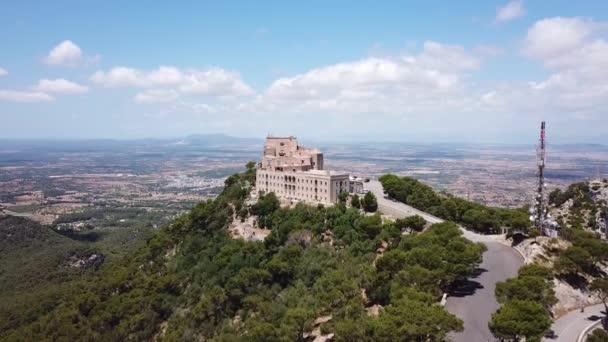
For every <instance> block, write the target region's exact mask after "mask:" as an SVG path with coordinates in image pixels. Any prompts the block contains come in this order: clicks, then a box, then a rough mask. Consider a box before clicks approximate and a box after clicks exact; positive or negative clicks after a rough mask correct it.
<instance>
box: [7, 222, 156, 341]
mask: <svg viewBox="0 0 608 342" xmlns="http://www.w3.org/2000/svg"><path fill="white" fill-rule="evenodd" d="M134 233H135V232H134V231H133V230H129V229H126V230H125V231H122V232H117V233H116V234H113V233H112V234H109V233H108V232H107V231H103V230H100V231H95V232H86V233H79V234H76V233H73V234H70V235H69V236H65V235H62V234H59V233H58V232H56V231H54V230H53V229H51V228H50V227H48V226H42V225H40V224H38V223H36V222H34V221H31V220H29V219H27V218H23V217H13V216H4V217H0V270H1V271H0V288H2V291H1V292H0V301H1V302H2V303H3V305H2V306H0V317H1V318H2V319H0V332H1V331H5V330H7V329H10V328H11V327H14V326H18V325H22V324H27V323H29V322H31V321H33V320H35V319H36V318H37V317H38V316H39V315H41V314H43V313H45V312H47V311H48V310H49V309H51V308H54V307H56V306H57V305H59V304H60V302H61V298H62V296H63V295H64V294H66V293H68V291H69V290H70V286H71V284H72V283H73V282H74V281H77V280H80V279H82V278H83V277H87V276H90V275H91V274H94V273H95V272H97V270H98V269H99V267H101V265H102V264H104V262H106V261H107V259H108V256H109V259H110V260H112V259H120V255H121V253H124V251H126V250H129V249H131V248H133V247H134V246H137V244H138V241H139V239H137V238H134V237H136V236H137V234H134ZM127 234H128V235H131V236H130V237H127V236H126V235H127ZM140 235H142V237H143V236H146V235H147V233H146V232H141V233H140Z"/></svg>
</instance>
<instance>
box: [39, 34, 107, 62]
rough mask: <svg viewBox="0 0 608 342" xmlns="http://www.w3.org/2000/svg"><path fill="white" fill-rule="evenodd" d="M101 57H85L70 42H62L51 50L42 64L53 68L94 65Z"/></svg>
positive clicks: (78, 48) (76, 46)
mask: <svg viewBox="0 0 608 342" xmlns="http://www.w3.org/2000/svg"><path fill="white" fill-rule="evenodd" d="M100 58H101V57H100V56H99V55H95V56H85V55H84V54H83V53H82V50H81V49H80V47H79V46H78V45H76V44H75V43H74V42H72V41H71V40H64V41H63V42H61V43H59V44H58V45H57V46H55V47H54V48H52V49H51V51H49V53H48V54H47V56H46V57H45V58H44V60H43V61H44V63H46V64H48V65H53V66H76V65H88V64H94V63H96V62H97V61H99V59H100Z"/></svg>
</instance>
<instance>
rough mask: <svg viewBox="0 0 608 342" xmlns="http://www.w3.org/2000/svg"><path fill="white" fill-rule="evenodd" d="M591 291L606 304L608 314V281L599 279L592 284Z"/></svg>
mask: <svg viewBox="0 0 608 342" xmlns="http://www.w3.org/2000/svg"><path fill="white" fill-rule="evenodd" d="M590 290H591V291H593V292H595V293H597V295H598V296H599V297H600V299H601V300H602V303H604V307H605V309H606V312H608V305H607V301H608V279H605V278H597V279H595V280H594V281H593V282H592V283H591V287H590Z"/></svg>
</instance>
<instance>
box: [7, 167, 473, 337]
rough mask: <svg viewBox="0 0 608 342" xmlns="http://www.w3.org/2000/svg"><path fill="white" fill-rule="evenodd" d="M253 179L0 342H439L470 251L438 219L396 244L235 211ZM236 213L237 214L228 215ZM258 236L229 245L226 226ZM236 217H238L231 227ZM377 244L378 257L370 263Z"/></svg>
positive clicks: (337, 215) (286, 211) (300, 220)
mask: <svg viewBox="0 0 608 342" xmlns="http://www.w3.org/2000/svg"><path fill="white" fill-rule="evenodd" d="M254 177H255V172H254V170H253V169H248V171H246V172H245V173H243V174H237V175H233V176H231V177H229V178H228V179H227V180H226V183H225V184H226V186H225V188H224V190H223V192H222V193H221V194H220V195H219V196H218V197H217V198H216V199H215V200H209V201H205V202H201V203H199V204H198V205H197V206H196V207H195V208H193V209H192V211H191V212H190V213H188V214H186V215H184V216H182V217H180V218H178V219H176V220H175V221H174V222H172V223H171V224H170V225H167V226H165V227H163V228H162V229H160V230H159V231H158V232H156V234H155V235H154V236H153V237H152V238H150V239H149V240H148V241H147V243H146V244H145V245H144V246H142V247H141V248H139V249H137V250H136V251H135V252H134V253H131V254H129V255H127V256H126V257H124V258H122V259H121V260H119V261H118V262H116V263H109V264H107V265H104V266H102V268H101V270H100V271H99V272H96V273H94V274H92V275H91V276H90V277H84V278H82V279H81V280H80V281H78V282H75V283H74V284H73V285H71V286H70V288H69V289H67V291H65V292H64V293H62V295H61V299H60V300H59V305H58V306H56V307H52V308H47V309H46V312H44V313H42V314H40V315H38V316H37V317H36V318H35V319H34V320H33V322H31V323H29V322H28V323H23V324H14V325H13V326H11V327H10V328H9V329H5V330H4V331H2V332H1V333H0V334H1V335H0V337H2V338H5V339H8V340H23V339H26V340H70V341H81V340H82V341H90V340H95V341H105V340H108V341H110V340H112V341H115V340H151V339H154V340H166V341H177V340H212V341H293V340H296V341H304V340H311V339H313V338H314V337H315V336H321V335H323V336H326V337H327V336H329V335H332V336H333V337H334V339H335V340H336V341H354V340H356V341H364V340H376V341H394V340H395V336H401V339H402V340H403V341H411V340H443V339H445V338H446V336H447V333H449V332H450V331H453V330H460V329H462V321H460V320H459V319H458V318H456V317H454V316H453V315H451V314H449V313H448V312H446V311H445V310H444V309H443V308H442V307H441V306H440V305H439V304H438V303H439V300H440V299H441V294H442V293H443V292H444V291H446V290H447V289H448V288H449V287H450V286H451V285H452V283H453V282H454V281H456V280H458V279H462V278H465V277H467V276H468V275H470V274H472V273H473V272H474V271H475V269H476V267H477V266H478V265H479V263H480V262H481V255H482V252H483V246H481V245H478V244H474V243H472V242H470V241H468V240H466V239H464V238H463V237H462V236H461V232H460V230H459V229H458V227H457V226H456V225H454V224H451V223H444V224H438V225H433V226H431V227H430V228H428V229H427V230H425V231H424V232H421V233H412V234H410V235H402V233H401V231H400V230H399V228H397V227H396V226H395V225H394V224H393V223H392V222H383V221H382V218H381V216H380V215H371V216H370V215H365V214H363V213H362V212H360V211H359V210H357V209H354V208H347V207H346V206H345V205H344V204H338V205H336V206H333V207H329V208H324V207H323V206H318V207H311V206H307V205H304V204H298V205H297V206H295V207H293V208H280V207H279V205H278V201H277V200H276V197H274V195H273V194H267V195H265V196H261V197H260V198H259V199H258V202H257V203H253V204H250V203H248V202H247V199H248V197H249V191H250V189H251V184H254ZM237 214H238V215H237ZM251 215H255V220H256V221H257V222H259V223H260V224H261V225H263V226H264V227H265V228H267V229H270V235H268V237H266V239H265V240H264V241H258V242H255V241H245V240H242V239H238V238H233V237H232V236H231V235H230V233H229V232H228V228H229V227H230V225H231V222H232V220H233V218H235V216H236V217H239V218H240V219H247V218H248V217H249V216H251ZM237 219H238V218H237ZM380 246H382V247H383V250H384V253H383V254H382V255H379V254H377V249H378V247H380Z"/></svg>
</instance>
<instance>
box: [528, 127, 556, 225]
mask: <svg viewBox="0 0 608 342" xmlns="http://www.w3.org/2000/svg"><path fill="white" fill-rule="evenodd" d="M546 149H547V142H546V140H545V122H544V121H543V122H541V124H540V139H539V144H538V147H537V149H536V165H537V168H538V170H537V177H538V178H537V184H536V193H535V196H534V205H533V207H532V208H531V209H530V214H532V215H531V216H530V220H531V221H532V222H533V224H534V227H536V229H538V231H539V232H540V233H541V234H544V235H552V236H554V235H556V234H557V230H556V229H557V228H558V227H557V223H555V222H554V221H552V220H551V219H550V217H549V206H548V203H547V191H546V187H547V184H546V183H545V166H546V157H547V152H546Z"/></svg>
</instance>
